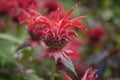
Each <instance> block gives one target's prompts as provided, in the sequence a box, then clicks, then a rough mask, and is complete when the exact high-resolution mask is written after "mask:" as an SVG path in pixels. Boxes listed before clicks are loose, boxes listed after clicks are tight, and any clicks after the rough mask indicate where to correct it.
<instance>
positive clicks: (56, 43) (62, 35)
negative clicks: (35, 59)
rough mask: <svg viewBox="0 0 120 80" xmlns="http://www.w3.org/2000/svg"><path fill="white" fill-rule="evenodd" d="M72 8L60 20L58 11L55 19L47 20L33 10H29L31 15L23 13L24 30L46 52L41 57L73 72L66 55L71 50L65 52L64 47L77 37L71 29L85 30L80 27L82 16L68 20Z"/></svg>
mask: <svg viewBox="0 0 120 80" xmlns="http://www.w3.org/2000/svg"><path fill="white" fill-rule="evenodd" d="M73 10H74V7H72V8H71V9H70V11H69V12H68V13H67V14H66V15H65V16H64V17H63V18H62V19H60V15H59V13H60V9H59V8H58V9H57V11H56V17H53V18H47V17H45V16H42V15H41V14H39V13H38V12H36V11H35V10H32V9H30V12H31V14H28V13H27V12H25V11H23V12H24V13H25V14H26V17H27V19H26V20H24V22H26V23H27V24H28V26H27V27H26V29H27V30H28V32H29V33H30V35H31V37H32V38H33V39H34V40H37V41H42V42H44V44H45V46H46V47H47V48H46V51H44V52H43V53H44V54H43V55H47V56H49V57H51V58H54V59H55V61H56V63H57V61H60V62H61V63H63V64H64V65H65V66H66V67H68V68H70V69H71V70H72V71H74V72H75V70H74V67H73V64H72V61H71V59H70V58H69V57H68V56H67V54H69V53H71V50H67V49H66V46H67V44H68V43H70V42H71V40H72V37H73V36H77V33H76V32H75V31H74V29H73V27H77V28H78V29H80V30H85V28H84V27H83V26H82V24H81V21H80V19H81V18H83V17H84V16H80V17H77V18H74V19H70V15H71V13H72V12H73Z"/></svg>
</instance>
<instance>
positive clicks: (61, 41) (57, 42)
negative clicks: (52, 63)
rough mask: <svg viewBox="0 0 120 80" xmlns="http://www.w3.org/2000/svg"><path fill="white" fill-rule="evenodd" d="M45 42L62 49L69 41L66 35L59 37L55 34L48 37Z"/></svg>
mask: <svg viewBox="0 0 120 80" xmlns="http://www.w3.org/2000/svg"><path fill="white" fill-rule="evenodd" d="M44 42H45V44H46V45H47V46H48V47H49V48H50V49H61V48H63V47H64V46H65V45H66V44H67V43H68V41H67V40H66V39H65V38H64V37H62V38H58V37H53V36H49V37H47V38H46V39H45V40H44Z"/></svg>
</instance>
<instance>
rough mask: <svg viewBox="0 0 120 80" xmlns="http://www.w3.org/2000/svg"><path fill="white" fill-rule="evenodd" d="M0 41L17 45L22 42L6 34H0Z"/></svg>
mask: <svg viewBox="0 0 120 80" xmlns="http://www.w3.org/2000/svg"><path fill="white" fill-rule="evenodd" d="M0 39H4V40H8V41H11V42H14V43H17V44H21V42H22V41H20V40H19V39H17V38H15V37H13V36H11V35H8V34H0Z"/></svg>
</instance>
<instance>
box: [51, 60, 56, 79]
mask: <svg viewBox="0 0 120 80" xmlns="http://www.w3.org/2000/svg"><path fill="white" fill-rule="evenodd" d="M55 70H56V64H55V60H54V59H52V66H51V79H50V80H55Z"/></svg>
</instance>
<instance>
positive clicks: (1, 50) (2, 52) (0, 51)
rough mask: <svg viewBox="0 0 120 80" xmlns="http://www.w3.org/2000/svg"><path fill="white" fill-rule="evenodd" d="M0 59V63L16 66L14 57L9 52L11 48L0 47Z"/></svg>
mask: <svg viewBox="0 0 120 80" xmlns="http://www.w3.org/2000/svg"><path fill="white" fill-rule="evenodd" d="M0 58H1V63H3V64H4V63H7V62H8V63H12V64H16V59H15V57H14V54H13V52H12V50H11V48H9V47H8V48H7V47H1V46H0Z"/></svg>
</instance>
